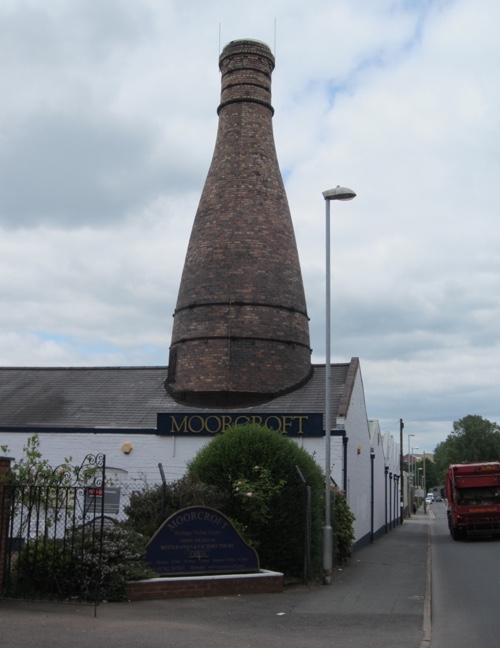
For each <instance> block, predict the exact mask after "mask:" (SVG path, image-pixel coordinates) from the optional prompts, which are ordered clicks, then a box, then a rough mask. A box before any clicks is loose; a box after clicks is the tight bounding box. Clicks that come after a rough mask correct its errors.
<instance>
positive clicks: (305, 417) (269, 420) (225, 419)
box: [157, 412, 323, 437]
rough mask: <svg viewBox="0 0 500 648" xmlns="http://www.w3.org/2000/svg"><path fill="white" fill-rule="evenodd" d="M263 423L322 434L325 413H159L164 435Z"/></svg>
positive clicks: (293, 432)
mask: <svg viewBox="0 0 500 648" xmlns="http://www.w3.org/2000/svg"><path fill="white" fill-rule="evenodd" d="M248 424H253V425H262V426H263V427H267V428H270V429H271V430H276V432H281V434H284V435H285V436H290V437H321V436H323V415H322V414H317V413H316V414H241V413H231V412H210V413H209V414H207V413H201V414H192V413H189V414H188V413H181V414H163V413H160V414H158V415H157V430H158V434H159V435H160V436H162V435H179V436H189V435H191V436H193V435H194V436H210V435H213V434H220V433H221V432H224V430H226V429H227V428H228V427H232V426H235V425H248Z"/></svg>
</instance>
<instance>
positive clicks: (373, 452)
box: [370, 448, 375, 542]
mask: <svg viewBox="0 0 500 648" xmlns="http://www.w3.org/2000/svg"><path fill="white" fill-rule="evenodd" d="M370 464H371V474H370V481H371V502H370V509H371V511H370V542H373V511H374V505H375V485H374V466H375V451H374V449H373V448H371V449H370Z"/></svg>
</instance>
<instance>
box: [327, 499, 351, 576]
mask: <svg viewBox="0 0 500 648" xmlns="http://www.w3.org/2000/svg"><path fill="white" fill-rule="evenodd" d="M354 520H355V517H354V514H353V513H352V512H351V509H350V508H349V506H348V504H347V500H346V498H345V495H344V494H343V493H341V492H340V491H336V492H335V493H334V494H332V527H333V531H334V536H333V538H334V549H333V552H334V556H335V562H336V563H337V564H339V565H343V564H344V563H346V562H347V560H348V558H349V557H350V555H351V549H352V545H353V544H354V529H353V523H354Z"/></svg>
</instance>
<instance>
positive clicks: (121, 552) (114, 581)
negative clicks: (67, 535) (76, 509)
mask: <svg viewBox="0 0 500 648" xmlns="http://www.w3.org/2000/svg"><path fill="white" fill-rule="evenodd" d="M82 534H84V529H81V530H79V531H77V532H76V534H75V536H76V537H75V538H74V542H75V545H76V546H82V548H83V556H82V558H83V559H82V560H81V561H79V562H78V563H77V564H75V566H74V571H75V573H76V575H77V577H78V582H79V584H80V595H81V596H82V598H88V599H90V600H93V599H94V597H95V586H96V583H98V584H99V591H98V594H99V600H101V601H125V600H126V594H125V585H126V583H127V581H132V580H141V579H143V578H152V577H153V576H156V574H154V573H153V572H152V571H151V569H149V567H148V566H147V564H146V563H145V560H144V559H145V544H146V539H145V538H144V536H142V535H141V534H139V533H137V532H136V531H134V530H133V529H130V528H127V527H125V526H124V525H123V524H113V525H111V526H105V527H104V529H103V533H102V562H101V567H100V570H99V566H98V561H97V559H98V547H99V543H100V540H101V534H100V533H98V534H97V537H92V535H90V534H87V535H86V536H85V535H83V537H82ZM99 574H100V576H99Z"/></svg>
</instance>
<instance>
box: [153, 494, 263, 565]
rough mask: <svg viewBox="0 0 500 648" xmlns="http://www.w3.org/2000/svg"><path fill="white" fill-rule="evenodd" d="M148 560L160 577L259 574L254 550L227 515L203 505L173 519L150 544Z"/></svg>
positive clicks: (186, 509)
mask: <svg viewBox="0 0 500 648" xmlns="http://www.w3.org/2000/svg"><path fill="white" fill-rule="evenodd" d="M146 561H147V562H148V563H149V566H150V567H151V569H152V570H153V571H155V572H156V573H157V574H159V575H161V576H188V575H191V576H194V575H199V574H203V575H208V574H243V573H255V572H258V571H259V558H258V556H257V553H256V551H255V549H253V548H252V547H250V546H249V545H248V544H247V543H246V542H245V541H244V540H243V538H242V537H241V536H240V534H239V533H238V532H237V531H236V529H235V528H234V526H233V525H232V524H231V522H230V521H229V520H228V519H227V517H226V516H225V515H223V514H222V513H219V511H216V510H215V509H210V508H206V507H204V506H191V507H189V508H185V509H182V510H181V511H177V513H174V514H173V515H172V516H170V517H169V518H168V520H166V521H165V522H164V523H163V524H162V526H161V527H160V528H159V529H158V531H157V532H156V533H155V535H154V536H153V537H152V538H151V540H150V541H149V542H148V544H147V547H146Z"/></svg>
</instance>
